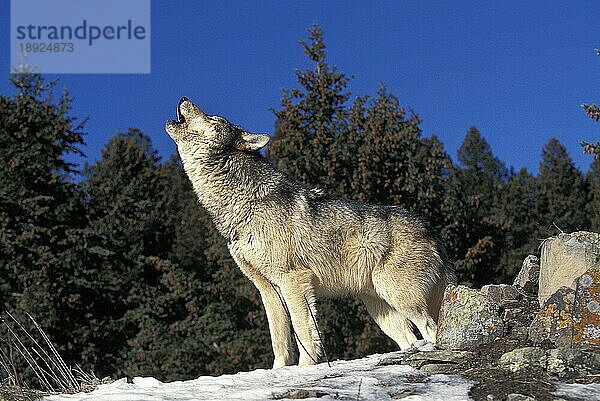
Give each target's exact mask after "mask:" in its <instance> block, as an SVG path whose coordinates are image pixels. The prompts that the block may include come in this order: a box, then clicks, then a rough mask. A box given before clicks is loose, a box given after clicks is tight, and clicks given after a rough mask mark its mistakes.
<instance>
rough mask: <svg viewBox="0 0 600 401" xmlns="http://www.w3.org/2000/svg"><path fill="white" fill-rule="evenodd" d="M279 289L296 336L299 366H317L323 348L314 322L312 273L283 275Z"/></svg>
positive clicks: (314, 307) (315, 313)
mask: <svg viewBox="0 0 600 401" xmlns="http://www.w3.org/2000/svg"><path fill="white" fill-rule="evenodd" d="M279 287H280V289H281V293H282V295H283V298H284V300H285V303H286V306H287V308H288V310H289V312H290V317H291V319H292V326H293V328H294V331H295V332H296V335H297V341H298V350H299V352H300V361H299V365H301V366H302V365H314V364H317V363H318V362H319V358H320V357H321V354H322V351H323V348H322V344H321V339H320V336H319V329H318V326H317V321H316V316H317V311H316V305H315V295H314V288H313V273H312V272H311V271H291V272H287V273H285V274H284V275H283V277H282V279H281V281H280V283H279Z"/></svg>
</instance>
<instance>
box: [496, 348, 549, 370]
mask: <svg viewBox="0 0 600 401" xmlns="http://www.w3.org/2000/svg"><path fill="white" fill-rule="evenodd" d="M499 363H500V366H501V367H502V368H504V369H507V370H509V371H511V372H513V373H520V372H532V371H533V372H542V371H544V370H545V369H546V366H547V357H546V350H544V349H542V348H539V347H524V348H517V349H515V350H512V351H510V352H507V353H505V354H503V355H502V356H501V357H500V360H499Z"/></svg>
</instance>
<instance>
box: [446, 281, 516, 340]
mask: <svg viewBox="0 0 600 401" xmlns="http://www.w3.org/2000/svg"><path fill="white" fill-rule="evenodd" d="M503 332H504V323H503V322H502V318H501V317H500V315H499V306H498V304H497V303H496V302H494V301H493V300H492V299H491V298H490V297H488V296H487V295H485V294H483V293H481V292H480V291H477V290H474V289H472V288H468V287H465V286H462V285H460V286H453V285H450V286H448V287H447V288H446V291H445V293H444V300H443V302H442V307H441V310H440V318H439V323H438V329H437V344H438V345H439V346H440V347H442V348H449V349H468V348H472V347H477V346H479V345H482V344H487V343H490V342H492V341H494V340H495V339H496V338H500V337H502V335H503Z"/></svg>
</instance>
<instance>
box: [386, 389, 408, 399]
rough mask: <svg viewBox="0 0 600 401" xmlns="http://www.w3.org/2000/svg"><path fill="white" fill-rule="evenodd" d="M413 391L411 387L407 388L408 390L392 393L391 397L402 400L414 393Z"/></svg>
mask: <svg viewBox="0 0 600 401" xmlns="http://www.w3.org/2000/svg"><path fill="white" fill-rule="evenodd" d="M412 394H413V391H412V390H411V389H406V390H402V391H401V392H399V393H395V394H390V398H391V399H392V400H401V399H403V398H406V397H408V396H409V395H412Z"/></svg>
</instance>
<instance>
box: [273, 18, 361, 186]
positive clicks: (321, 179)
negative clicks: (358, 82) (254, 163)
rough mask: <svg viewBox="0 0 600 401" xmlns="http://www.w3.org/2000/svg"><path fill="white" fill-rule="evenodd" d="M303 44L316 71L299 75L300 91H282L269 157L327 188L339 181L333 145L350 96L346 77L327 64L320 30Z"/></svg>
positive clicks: (314, 29)
mask: <svg viewBox="0 0 600 401" xmlns="http://www.w3.org/2000/svg"><path fill="white" fill-rule="evenodd" d="M301 43H302V47H303V49H304V53H305V54H306V55H307V56H308V57H309V59H310V60H311V61H312V62H313V63H314V68H313V69H309V70H306V71H296V77H297V79H298V83H299V84H300V87H301V88H299V89H292V90H285V91H284V92H283V97H282V99H281V109H280V110H278V111H275V116H276V117H277V120H276V122H275V133H274V135H273V138H272V140H271V143H270V145H269V147H268V149H267V156H268V157H270V158H271V159H273V160H274V162H275V165H276V166H277V168H279V169H281V170H283V171H285V172H288V173H290V174H291V175H293V176H295V177H296V178H297V179H298V180H300V181H301V182H303V183H304V184H306V185H317V186H321V187H323V188H329V187H330V183H331V181H332V180H334V181H335V180H336V177H335V176H333V173H332V171H333V170H332V169H331V168H330V166H329V165H328V163H329V160H330V157H331V155H332V154H337V149H336V148H335V146H334V145H335V143H336V137H337V135H338V132H339V127H340V124H342V123H343V122H344V119H345V108H344V103H345V102H346V100H347V99H348V97H349V96H350V94H349V93H348V92H346V86H347V83H348V78H347V77H346V76H345V74H344V73H343V72H339V71H337V69H336V68H335V67H333V68H332V67H330V66H329V64H328V63H327V59H326V53H325V43H324V41H323V32H322V30H321V28H319V27H318V26H316V25H314V26H313V27H311V28H310V29H309V42H308V43H307V42H304V41H303V42H301ZM307 144H309V145H310V146H307Z"/></svg>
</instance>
